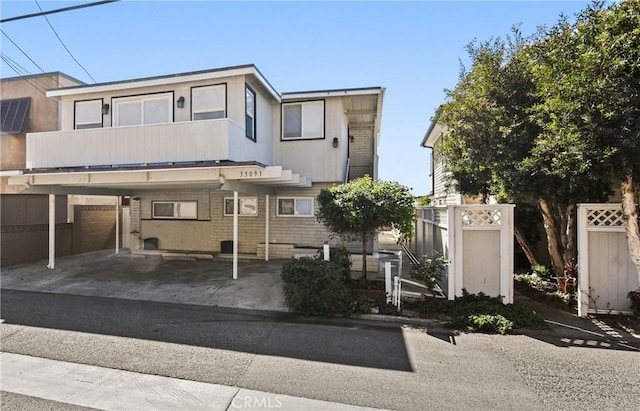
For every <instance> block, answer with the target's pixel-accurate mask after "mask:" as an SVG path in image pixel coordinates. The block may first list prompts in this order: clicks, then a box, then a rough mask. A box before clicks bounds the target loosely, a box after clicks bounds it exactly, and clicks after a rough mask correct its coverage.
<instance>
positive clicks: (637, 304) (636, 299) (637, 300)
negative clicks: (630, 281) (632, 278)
mask: <svg viewBox="0 0 640 411" xmlns="http://www.w3.org/2000/svg"><path fill="white" fill-rule="evenodd" d="M627 297H628V298H629V299H630V300H631V311H633V315H635V316H636V317H640V289H637V290H635V291H629V294H627Z"/></svg>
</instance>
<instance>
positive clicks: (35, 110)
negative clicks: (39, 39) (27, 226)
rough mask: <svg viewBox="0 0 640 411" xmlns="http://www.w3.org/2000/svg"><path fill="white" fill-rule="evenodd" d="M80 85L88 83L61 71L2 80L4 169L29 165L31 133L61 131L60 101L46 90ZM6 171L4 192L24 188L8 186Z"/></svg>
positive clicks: (0, 163)
mask: <svg viewBox="0 0 640 411" xmlns="http://www.w3.org/2000/svg"><path fill="white" fill-rule="evenodd" d="M80 84H84V83H82V82H81V81H80V80H76V79H74V78H73V77H70V76H67V75H66V74H64V73H60V72H53V73H44V74H36V75H30V76H22V77H12V78H4V79H0V98H1V99H2V100H1V101H0V107H1V112H2V121H1V125H2V133H1V135H0V147H1V148H2V149H1V150H0V171H5V172H6V171H7V170H23V169H24V168H25V164H26V144H27V138H26V135H27V133H33V132H40V131H55V130H58V119H59V118H60V111H59V105H58V101H56V100H55V99H52V98H48V97H47V96H45V92H46V91H47V90H49V89H55V88H58V87H69V86H76V85H80ZM6 174H7V173H5V176H1V177H0V191H2V193H3V194H7V193H19V192H21V191H22V190H24V188H25V187H24V186H19V185H13V186H9V185H7V177H6Z"/></svg>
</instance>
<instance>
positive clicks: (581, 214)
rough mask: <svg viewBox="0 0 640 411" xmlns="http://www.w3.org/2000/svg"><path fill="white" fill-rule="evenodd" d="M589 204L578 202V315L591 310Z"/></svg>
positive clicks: (584, 315)
mask: <svg viewBox="0 0 640 411" xmlns="http://www.w3.org/2000/svg"><path fill="white" fill-rule="evenodd" d="M587 207H588V205H587V204H578V316H579V317H586V316H587V313H588V311H589V237H588V235H589V232H588V231H587Z"/></svg>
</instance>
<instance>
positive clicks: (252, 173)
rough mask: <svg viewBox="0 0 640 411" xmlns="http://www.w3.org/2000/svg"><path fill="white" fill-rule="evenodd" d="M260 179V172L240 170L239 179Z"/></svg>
mask: <svg viewBox="0 0 640 411" xmlns="http://www.w3.org/2000/svg"><path fill="white" fill-rule="evenodd" d="M253 177H262V170H242V171H240V178H253Z"/></svg>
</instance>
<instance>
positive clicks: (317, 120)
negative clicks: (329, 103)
mask: <svg viewBox="0 0 640 411" xmlns="http://www.w3.org/2000/svg"><path fill="white" fill-rule="evenodd" d="M313 138H324V100H319V101H304V102H298V103H284V104H282V139H283V140H300V139H313Z"/></svg>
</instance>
